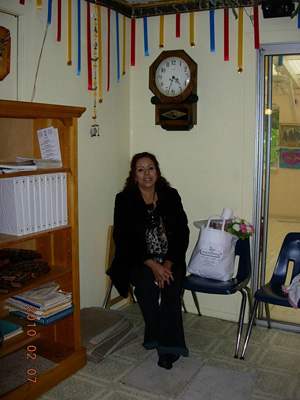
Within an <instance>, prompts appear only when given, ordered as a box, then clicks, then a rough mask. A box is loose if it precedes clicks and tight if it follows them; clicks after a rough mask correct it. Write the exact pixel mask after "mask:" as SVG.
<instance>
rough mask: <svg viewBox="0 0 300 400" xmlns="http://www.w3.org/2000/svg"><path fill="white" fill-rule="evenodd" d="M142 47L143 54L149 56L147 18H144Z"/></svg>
mask: <svg viewBox="0 0 300 400" xmlns="http://www.w3.org/2000/svg"><path fill="white" fill-rule="evenodd" d="M144 48H145V56H149V49H148V21H147V18H146V17H145V18H144Z"/></svg>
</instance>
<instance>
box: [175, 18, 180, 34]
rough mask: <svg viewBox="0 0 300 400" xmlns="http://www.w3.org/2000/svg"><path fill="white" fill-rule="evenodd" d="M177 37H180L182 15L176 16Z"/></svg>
mask: <svg viewBox="0 0 300 400" xmlns="http://www.w3.org/2000/svg"><path fill="white" fill-rule="evenodd" d="M175 31H176V37H180V14H176V29H175Z"/></svg>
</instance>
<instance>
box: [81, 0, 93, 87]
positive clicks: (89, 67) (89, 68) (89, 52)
mask: <svg viewBox="0 0 300 400" xmlns="http://www.w3.org/2000/svg"><path fill="white" fill-rule="evenodd" d="M78 2H80V0H78ZM86 18H87V20H86V28H87V38H86V41H87V71H88V90H92V89H93V83H92V49H91V8H90V2H89V1H87V2H86Z"/></svg>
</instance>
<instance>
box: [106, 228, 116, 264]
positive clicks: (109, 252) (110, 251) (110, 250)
mask: <svg viewBox="0 0 300 400" xmlns="http://www.w3.org/2000/svg"><path fill="white" fill-rule="evenodd" d="M113 233H114V226H113V225H110V226H109V227H108V231H107V240H106V256H105V271H107V270H108V269H109V268H110V266H111V263H112V261H113V259H114V257H115V251H116V247H115V242H114V239H113Z"/></svg>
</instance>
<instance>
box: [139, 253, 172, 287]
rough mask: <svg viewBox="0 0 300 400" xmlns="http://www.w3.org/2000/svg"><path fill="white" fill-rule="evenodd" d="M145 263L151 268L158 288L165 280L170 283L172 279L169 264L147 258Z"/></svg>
mask: <svg viewBox="0 0 300 400" xmlns="http://www.w3.org/2000/svg"><path fill="white" fill-rule="evenodd" d="M145 264H146V265H147V266H148V267H150V268H151V269H152V272H153V275H154V277H155V280H156V282H157V283H158V287H159V288H160V289H163V288H164V284H165V282H167V284H168V285H170V280H172V281H174V278H173V275H172V271H171V266H170V265H167V266H165V265H161V264H159V263H157V262H155V261H154V260H147V261H145Z"/></svg>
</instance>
